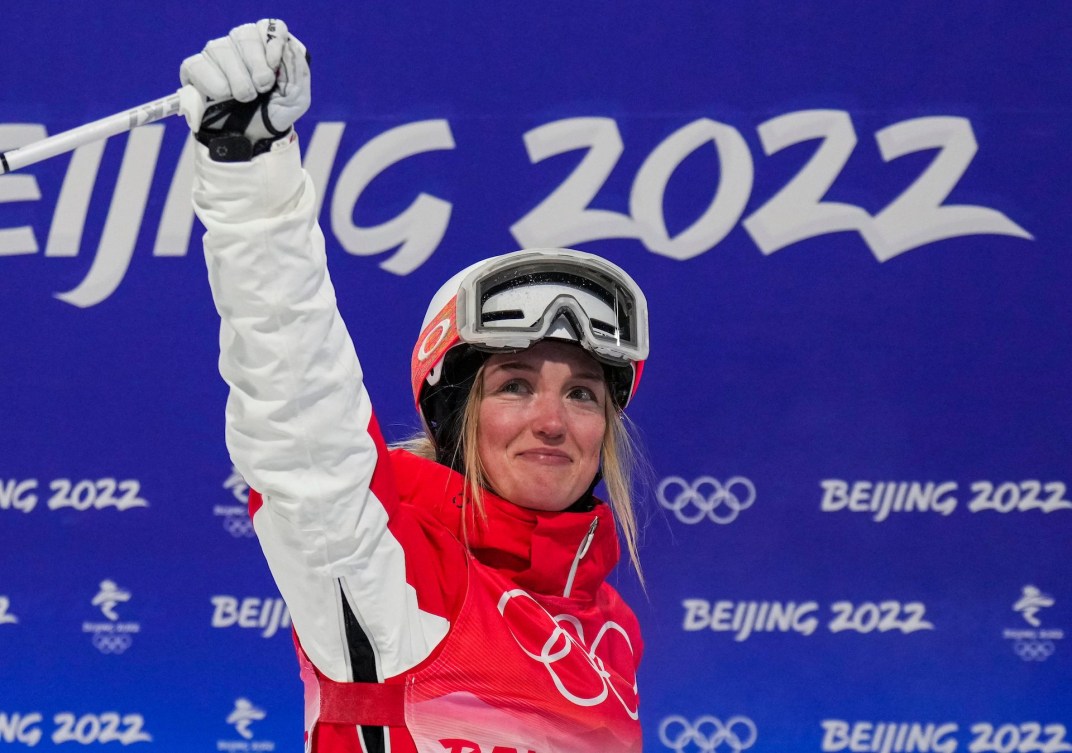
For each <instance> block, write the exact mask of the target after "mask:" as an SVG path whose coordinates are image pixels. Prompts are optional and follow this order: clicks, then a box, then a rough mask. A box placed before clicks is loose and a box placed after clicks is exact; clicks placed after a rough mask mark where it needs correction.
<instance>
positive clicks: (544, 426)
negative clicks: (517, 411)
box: [532, 394, 566, 439]
mask: <svg viewBox="0 0 1072 753" xmlns="http://www.w3.org/2000/svg"><path fill="white" fill-rule="evenodd" d="M565 407H566V406H565V405H563V404H562V401H561V400H560V399H558V397H557V396H555V395H552V394H543V395H539V396H537V398H536V400H535V401H534V402H533V416H532V430H533V432H534V433H535V434H536V435H538V436H541V437H546V438H548V439H555V438H558V437H561V436H562V435H563V434H565V433H566V414H565Z"/></svg>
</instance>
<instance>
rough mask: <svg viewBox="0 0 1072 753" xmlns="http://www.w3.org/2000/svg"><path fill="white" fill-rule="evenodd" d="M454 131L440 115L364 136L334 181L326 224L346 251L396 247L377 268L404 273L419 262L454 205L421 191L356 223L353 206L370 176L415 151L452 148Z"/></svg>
mask: <svg viewBox="0 0 1072 753" xmlns="http://www.w3.org/2000/svg"><path fill="white" fill-rule="evenodd" d="M453 148H454V135H453V134H452V133H451V131H450V124H449V123H448V122H447V121H445V120H426V121H422V122H418V123H409V124H407V125H402V126H398V127H397V128H392V129H391V130H390V131H387V132H386V133H382V134H380V135H379V136H377V137H376V138H374V139H372V140H371V141H369V142H368V143H367V144H365V145H364V146H363V147H361V149H360V150H358V152H357V153H356V154H355V155H354V156H353V157H351V158H350V161H349V162H347V163H346V167H344V168H343V170H342V173H341V174H340V175H339V180H338V182H337V183H336V184H335V195H334V196H333V197H332V202H331V227H332V230H334V232H335V236H336V237H337V238H338V239H339V243H340V244H341V245H342V247H343V248H344V249H345V250H346V251H347V253H351V254H354V255H355V256H371V255H374V254H379V253H382V252H383V251H387V250H389V249H392V248H395V247H396V246H397V247H398V250H397V251H396V252H395V253H394V254H393V255H392V256H391V257H390V258H389V259H387V260H386V261H384V262H381V264H380V268H381V269H383V270H386V271H388V272H391V273H392V274H396V275H407V274H409V273H410V272H412V271H413V270H415V269H416V268H417V267H419V266H421V264H423V263H424V262H425V261H427V260H428V257H429V256H431V255H432V252H433V251H435V250H436V248H437V247H438V246H439V242H440V241H441V240H443V235H444V234H445V233H446V232H447V223H448V222H449V221H450V215H451V211H452V209H453V206H452V205H451V204H450V202H447V201H443V200H442V199H438V198H436V197H434V196H430V195H428V194H426V193H421V194H420V195H419V196H417V198H416V199H414V200H413V203H412V204H410V205H409V207H407V208H406V209H405V210H403V211H402V213H401V214H399V215H398V216H397V217H395V218H394V219H393V220H389V221H387V222H385V223H383V224H381V225H377V226H376V227H367V228H366V227H358V226H357V225H356V224H355V223H354V220H353V213H354V207H355V206H356V204H357V201H358V199H359V198H360V197H361V194H362V192H364V190H365V189H366V188H368V186H369V184H370V183H371V182H372V180H373V178H375V177H376V176H377V175H379V174H380V173H382V172H383V171H384V170H386V169H387V168H388V167H390V166H391V165H394V164H396V163H397V162H401V161H402V160H403V159H406V158H407V157H412V156H413V155H415V154H421V153H423V152H429V151H434V150H440V149H453Z"/></svg>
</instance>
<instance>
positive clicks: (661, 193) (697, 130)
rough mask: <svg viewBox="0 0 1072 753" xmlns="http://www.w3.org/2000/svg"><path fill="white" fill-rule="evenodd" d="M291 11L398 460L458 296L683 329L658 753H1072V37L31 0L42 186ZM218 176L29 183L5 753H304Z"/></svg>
mask: <svg viewBox="0 0 1072 753" xmlns="http://www.w3.org/2000/svg"><path fill="white" fill-rule="evenodd" d="M268 14H278V15H281V16H283V17H284V18H285V19H286V20H287V21H288V23H289V24H290V26H291V28H292V29H293V31H294V33H295V34H296V35H297V36H299V37H300V38H301V39H302V40H303V41H304V42H305V43H306V44H307V45H308V47H309V48H310V50H311V53H312V57H313V72H314V100H313V106H312V109H311V110H310V112H309V113H308V114H307V115H306V116H305V117H304V118H303V119H302V120H301V121H300V122H299V125H298V132H299V134H300V137H301V138H302V140H303V142H304V150H305V154H306V166H307V168H308V169H309V170H310V172H311V173H312V174H313V175H314V179H315V180H316V182H317V185H318V186H319V187H320V188H321V192H322V197H323V206H322V214H321V223H322V225H323V227H324V229H325V233H326V235H327V238H328V244H329V248H328V255H329V263H330V266H331V269H332V274H333V277H334V279H335V284H336V288H337V289H338V292H339V298H340V306H341V309H342V312H343V315H344V317H345V318H346V320H347V322H348V324H349V327H350V330H351V333H352V334H353V337H354V339H355V341H356V343H357V347H358V352H359V354H361V355H362V357H363V361H364V365H365V368H366V372H367V376H368V381H369V385H370V391H371V392H372V394H373V397H374V399H375V401H376V404H377V408H378V412H379V415H380V419H381V424H382V425H383V426H384V428H385V431H386V432H387V433H388V435H389V437H390V438H400V437H403V436H406V435H408V434H409V433H411V432H413V431H414V430H415V429H416V426H417V421H416V418H415V414H414V411H413V408H412V405H411V402H410V396H409V387H408V374H407V369H408V363H409V352H410V349H411V348H412V344H413V340H414V338H415V337H416V335H417V332H418V329H419V327H420V322H421V318H422V316H423V313H424V308H425V306H426V303H427V301H428V299H429V298H430V296H431V295H432V293H433V292H434V291H435V289H436V288H437V287H438V285H439V284H440V283H441V282H442V281H443V280H444V279H446V278H447V277H448V276H449V275H450V274H452V273H453V272H454V271H456V270H458V269H460V268H462V267H464V266H465V265H467V264H469V263H471V262H473V261H475V260H477V259H479V258H483V257H485V256H489V255H492V254H496V253H502V252H505V251H509V250H513V249H515V248H517V247H520V246H533V245H548V244H553V245H567V246H574V247H578V248H581V249H584V250H589V251H594V252H596V253H600V254H603V255H605V256H607V257H608V258H611V259H612V260H614V261H615V262H617V263H619V264H621V265H622V266H624V267H625V268H626V269H628V270H629V271H630V272H631V273H632V274H633V275H634V276H635V277H636V278H637V280H639V281H640V282H641V284H642V285H643V286H644V288H645V290H646V291H647V295H648V299H649V301H650V306H651V322H652V352H651V358H650V360H649V362H648V367H647V369H646V371H645V374H644V380H643V383H642V385H641V389H640V392H639V393H638V396H637V400H636V401H635V403H634V407H633V408H632V409H631V414H632V417H633V419H634V420H635V422H636V424H637V425H638V427H639V431H640V434H641V436H642V441H643V443H644V445H645V446H646V448H647V454H648V456H649V458H650V463H651V467H652V473H651V474H650V476H651V478H650V479H649V483H648V484H647V488H646V490H645V492H644V494H643V495H642V496H643V508H644V509H643V512H642V517H643V518H644V520H645V521H646V527H645V532H644V537H643V548H642V556H643V562H644V565H645V573H646V576H647V591H646V593H645V592H644V591H643V590H642V589H641V588H640V586H639V584H638V583H637V580H636V578H635V576H633V575H632V574H631V573H630V572H628V571H627V570H626V569H624V568H622V569H621V570H620V572H619V574H618V576H617V581H618V585H619V587H620V588H621V589H622V590H623V591H624V592H625V593H626V594H627V595H628V596H629V598H630V599H631V602H632V603H633V605H634V606H635V608H636V611H637V613H638V615H639V617H640V620H641V623H642V625H643V629H644V633H645V638H646V642H647V652H646V654H645V657H644V661H643V664H642V666H641V673H640V692H641V719H642V721H643V723H644V728H645V749H646V750H650V751H660V750H676V751H679V752H685V751H687V752H689V753H692V752H696V751H708V752H711V751H720V752H721V753H726V752H727V751H742V750H749V749H750V750H753V751H842V750H850V751H887V752H888V751H907V750H914V751H937V752H938V753H949V752H950V751H968V750H971V751H995V752H996V753H1011V751H1013V750H1017V751H1020V752H1021V753H1032V752H1034V751H1038V752H1039V753H1052V752H1055V751H1062V750H1064V751H1067V750H1072V730H1070V729H1069V728H1070V727H1072V672H1070V666H1072V664H1070V662H1072V641H1068V640H1066V638H1067V637H1068V635H1067V632H1068V630H1069V626H1070V623H1072V578H1070V577H1069V574H1070V568H1069V564H1068V562H1069V560H1068V557H1069V552H1070V548H1069V544H1070V543H1072V542H1070V534H1072V501H1070V500H1072V489H1069V488H1068V485H1069V484H1072V470H1070V467H1069V444H1070V443H1069V436H1070V430H1072V398H1070V391H1069V388H1068V373H1069V369H1070V367H1072V349H1070V347H1069V327H1070V325H1072V310H1070V301H1072V295H1070V282H1072V258H1070V254H1069V248H1068V238H1069V236H1070V232H1069V231H1070V222H1069V217H1070V214H1072V213H1070V211H1069V206H1070V204H1069V202H1070V199H1072V190H1070V184H1069V178H1068V176H1069V174H1070V173H1072V158H1070V150H1069V147H1068V138H1069V134H1070V133H1072V108H1070V105H1069V101H1070V95H1072V91H1070V87H1069V82H1070V81H1072V74H1070V71H1072V68H1070V63H1072V60H1070V57H1072V53H1070V50H1072V33H1070V29H1072V11H1070V10H1069V6H1068V4H1067V3H1065V2H1035V3H1030V4H1027V5H1018V4H1016V5H1014V4H1011V3H1008V4H1006V3H1000V2H985V1H984V2H980V1H978V0H976V1H975V2H967V1H966V0H956V1H955V2H948V3H941V4H935V3H924V2H903V3H898V4H893V5H891V4H874V5H872V4H866V3H856V2H845V1H842V0H837V1H836V2H825V3H812V2H805V3H775V2H748V3H745V2H732V3H731V2H722V3H718V2H710V1H706V2H680V3H664V4H660V5H653V4H642V3H632V2H591V3H565V2H542V3H529V4H519V3H510V4H503V3H498V2H490V1H488V0H480V1H478V2H476V1H474V2H468V3H432V2H423V1H422V2H411V3H405V4H399V3H392V2H363V3H354V4H342V3H327V2H319V1H310V2H306V3H302V4H299V5H297V6H291V5H289V4H278V3H253V2H237V1H236V2H231V3H227V4H220V3H197V2H194V3H191V2H184V3H174V2H165V3H156V4H152V5H150V4H146V3H135V2H133V0H121V1H119V0H117V1H116V2H112V3H108V4H95V5H94V4H84V3H73V2H51V3H47V4H37V5H31V4H29V3H22V4H17V5H14V6H13V7H9V8H5V11H4V27H5V35H4V36H5V41H4V44H3V45H0V80H2V81H3V87H2V88H0V149H10V148H12V147H15V146H17V145H19V144H22V143H26V142H28V141H31V140H34V139H36V138H40V137H43V136H44V135H46V134H52V133H56V132H59V131H61V130H64V129H66V128H70V127H73V126H76V125H78V124H81V123H83V122H87V121H89V120H92V119H95V118H99V117H103V116H104V115H107V114H111V113H113V112H117V111H121V110H124V109H126V108H128V107H131V106H134V105H137V104H139V103H141V102H145V101H148V100H151V99H155V98H157V97H160V96H163V95H165V94H167V93H169V92H170V91H173V90H174V89H175V88H177V86H178V81H177V71H178V66H179V63H180V62H181V61H182V59H183V58H184V57H185V56H187V55H190V54H193V53H195V52H197V51H199V50H200V49H201V47H202V45H203V44H204V42H205V41H206V40H207V39H209V38H211V37H213V36H218V35H220V34H223V33H225V32H226V31H227V30H228V29H229V28H230V27H231V26H232V25H234V24H236V23H240V22H243V21H247V20H255V19H257V18H259V17H262V16H265V15H268ZM187 148H188V147H187V133H186V130H185V124H184V123H182V122H181V121H179V120H177V119H172V121H171V122H168V123H167V124H166V125H154V126H147V127H145V128H142V129H139V130H138V131H137V132H135V133H133V134H131V135H130V136H124V137H119V138H114V139H112V140H111V141H109V142H108V143H107V145H106V146H105V145H97V146H90V147H85V148H83V149H81V150H79V151H78V152H77V153H75V154H74V155H72V156H64V157H60V158H56V159H53V160H51V161H49V162H47V163H42V164H40V165H37V166H34V167H32V168H29V169H27V170H25V171H24V172H22V173H17V174H13V175H9V176H5V177H2V178H0V290H2V295H0V322H2V324H0V328H2V329H0V332H2V340H0V342H2V345H0V395H2V405H3V407H2V408H0V420H2V424H0V749H6V748H11V749H15V750H19V749H22V748H28V747H36V748H39V749H51V748H52V747H57V746H59V747H62V746H64V745H65V744H67V743H70V744H73V745H80V744H81V745H88V746H90V747H96V746H98V745H104V746H108V745H112V747H116V746H121V745H124V744H126V745H129V744H136V745H137V746H138V747H139V748H140V749H145V750H157V751H191V750H201V751H213V750H216V751H255V750H261V751H270V750H281V751H282V750H298V749H300V740H301V700H300V699H301V690H300V683H299V681H298V675H297V667H296V663H295V661H294V659H293V655H292V648H291V642H290V638H289V635H288V634H289V631H288V629H287V620H286V615H285V613H284V612H283V609H282V605H281V603H280V602H279V601H278V594H277V593H276V591H275V589H274V586H273V585H272V582H271V579H270V577H269V574H268V571H267V568H266V566H265V564H264V562H263V559H262V557H261V555H260V552H259V549H258V547H257V544H256V541H255V540H254V539H253V538H251V531H250V528H249V525H248V522H247V521H246V518H245V517H244V511H243V508H242V503H241V501H240V500H241V499H242V498H243V495H244V485H243V483H242V481H241V479H239V478H238V477H237V476H235V475H234V474H233V472H232V469H231V466H230V463H229V461H228V458H227V453H226V450H225V448H224V445H223V403H224V397H225V389H224V386H223V384H222V381H221V380H220V379H219V377H218V375H217V373H216V368H215V367H216V347H217V346H216V326H217V324H216V317H215V312H214V310H213V306H212V303H211V299H210V296H209V291H208V286H207V284H206V277H205V272H204V268H203V262H202V260H201V258H200V257H201V252H200V235H201V232H202V230H201V228H200V226H199V225H197V224H196V222H195V221H194V220H193V217H192V212H191V210H190V206H189V154H188V152H187V151H185V150H186V149H187ZM113 743H114V745H113Z"/></svg>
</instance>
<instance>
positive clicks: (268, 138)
mask: <svg viewBox="0 0 1072 753" xmlns="http://www.w3.org/2000/svg"><path fill="white" fill-rule="evenodd" d="M179 79H180V80H181V81H182V83H183V85H186V84H190V85H192V86H194V87H195V88H196V89H197V90H198V91H199V92H200V93H201V94H202V95H203V96H205V97H206V98H207V99H208V100H209V102H210V106H209V107H208V109H206V111H205V115H204V117H203V118H202V120H201V127H200V130H199V131H198V132H197V138H198V140H199V141H201V142H202V143H204V144H207V145H208V146H209V148H210V151H211V152H212V154H213V157H214V158H216V159H222V160H224V161H235V160H242V159H249V158H250V157H251V156H255V155H256V154H259V153H260V152H263V151H267V150H268V149H269V148H270V147H271V144H272V142H273V141H275V140H276V139H279V138H281V137H283V136H285V135H287V133H288V132H289V131H290V127H291V126H292V125H293V123H294V121H296V120H297V119H298V118H299V117H301V115H302V114H303V113H304V112H305V111H306V110H307V109H309V102H310V73H309V62H308V55H307V53H306V50H305V45H303V44H302V43H301V42H300V41H298V39H297V38H296V37H294V36H291V34H290V32H289V31H288V29H287V25H286V24H285V23H283V21H281V20H279V19H274V18H267V19H263V20H261V21H258V22H257V23H256V24H243V25H242V26H238V27H235V28H234V29H232V30H231V32H230V34H228V35H227V36H226V37H220V38H219V39H213V40H212V41H211V42H209V43H208V44H207V45H205V49H204V50H203V51H202V52H201V53H199V54H197V55H194V56H192V57H188V58H186V60H184V61H183V62H182V67H181V68H180V69H179ZM220 139H225V140H226V143H225V142H224V141H221V140H220ZM243 140H244V141H245V142H248V143H249V147H250V148H249V150H248V152H247V151H245V150H244V145H243V143H242V142H243ZM214 141H215V142H217V146H218V147H220V148H221V149H222V151H223V154H217V153H216V152H217V151H220V150H221V149H213V143H212V142H214Z"/></svg>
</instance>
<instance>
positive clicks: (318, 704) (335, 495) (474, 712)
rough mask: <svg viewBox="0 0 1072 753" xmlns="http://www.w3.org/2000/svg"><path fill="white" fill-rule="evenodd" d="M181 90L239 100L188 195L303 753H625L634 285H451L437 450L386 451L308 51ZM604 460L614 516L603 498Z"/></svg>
mask: <svg viewBox="0 0 1072 753" xmlns="http://www.w3.org/2000/svg"><path fill="white" fill-rule="evenodd" d="M181 77H182V79H183V82H184V83H192V84H193V85H195V86H196V87H197V88H198V89H199V90H200V91H201V92H202V93H203V94H205V95H206V96H207V97H210V98H211V99H214V100H217V101H221V100H229V99H231V98H235V99H239V100H243V101H248V102H250V104H249V105H248V106H240V105H235V104H234V103H224V104H222V105H216V106H215V107H213V108H209V111H208V112H207V113H206V118H205V121H204V122H203V123H202V124H201V125H200V129H199V131H198V133H197V138H198V140H199V141H201V142H202V143H204V144H205V146H206V148H199V149H198V150H197V151H198V154H197V160H196V164H197V167H196V171H197V173H196V183H195V188H194V200H195V206H196V208H197V212H198V216H199V217H200V218H201V220H202V222H203V223H204V225H205V227H206V229H207V233H206V235H205V253H206V258H207V261H208V268H209V278H210V282H211V285H212V290H213V296H214V298H215V301H216V306H217V309H218V310H219V313H220V316H221V320H222V323H221V332H220V343H221V356H220V371H221V374H222V375H223V376H224V378H225V379H226V380H227V382H228V383H229V385H230V387H231V390H230V396H229V398H228V404H227V441H228V448H229V450H230V452H231V456H232V459H233V460H234V462H235V465H236V467H237V468H238V469H239V471H241V473H242V474H243V476H244V477H245V478H246V480H247V481H249V483H250V485H251V487H252V488H254V489H256V490H257V491H255V492H253V493H251V495H250V512H251V514H252V516H253V521H254V527H255V529H256V531H257V536H258V538H259V540H260V543H261V546H262V548H263V550H264V553H265V555H266V558H267V560H268V563H269V566H270V568H271V570H272V573H273V576H274V578H275V580H276V583H277V584H278V586H279V589H280V591H281V593H282V594H283V596H284V598H285V599H286V602H287V604H288V606H289V608H290V611H291V616H292V619H293V623H294V628H295V637H296V642H297V644H298V655H299V659H300V661H301V667H302V678H303V680H304V682H305V686H306V736H307V741H306V747H307V749H308V750H313V751H318V752H320V753H335V752H336V751H391V752H392V753H401V752H404V751H421V753H431V752H432V751H435V752H436V753H443V752H444V751H449V752H451V753H478V752H480V751H483V752H484V753H492V751H497V752H498V753H506V751H531V752H532V753H552V752H554V751H569V752H570V753H578V752H581V753H589V752H590V753H597V752H598V753H606V752H607V751H633V750H639V749H640V745H641V742H640V729H639V723H638V715H637V690H636V680H635V678H636V666H637V663H638V661H639V659H640V653H641V642H640V636H639V631H638V626H637V622H636V619H635V617H634V615H633V613H632V611H631V610H630V609H629V608H628V606H626V605H625V603H624V602H623V601H622V600H621V598H620V597H619V596H618V594H617V593H616V592H615V591H614V589H613V588H611V587H610V586H609V585H607V584H606V582H605V576H606V575H607V573H608V572H609V571H610V569H611V568H612V567H613V566H614V565H615V563H616V562H617V559H618V539H617V534H616V530H615V513H616V516H617V522H618V524H619V525H620V526H621V528H622V531H623V535H624V538H625V541H626V545H627V549H628V551H629V553H630V557H631V558H632V559H633V561H634V564H635V563H636V544H635V524H634V522H633V517H632V512H631V509H630V503H629V492H628V465H629V459H628V456H627V453H626V454H623V448H625V447H627V443H623V437H624V433H623V431H622V429H621V417H620V411H621V409H623V408H624V407H625V405H626V403H627V402H628V401H629V399H630V398H631V396H632V394H633V392H634V391H635V389H636V385H637V381H638V380H639V377H640V371H641V367H642V365H643V361H644V358H645V357H646V355H647V322H646V303H645V301H644V297H643V294H642V293H641V292H640V290H639V289H638V288H637V286H636V284H635V283H634V282H633V281H632V280H631V279H630V278H629V277H628V276H627V275H626V274H625V273H624V272H622V271H621V270H620V269H618V268H617V267H615V266H614V265H612V264H610V263H609V262H606V261H604V260H602V259H599V258H598V257H594V256H591V255H589V254H583V253H580V252H577V251H569V250H562V249H543V250H535V251H532V250H530V251H521V252H517V253H515V254H507V255H506V256H502V257H496V258H493V259H489V260H485V261H484V262H481V263H479V264H476V265H474V266H473V267H470V268H469V269H467V270H464V271H463V272H461V273H459V274H458V275H456V276H455V277H454V278H452V279H451V280H450V281H448V283H447V284H446V285H444V286H443V288H442V289H441V290H440V291H439V293H438V294H437V295H436V296H435V298H433V300H432V303H431V305H430V306H429V310H428V315H427V317H426V318H425V322H424V326H423V330H422V332H421V335H420V336H419V337H418V339H417V342H416V345H415V347H414V351H413V360H412V379H413V391H414V397H415V400H416V403H417V407H418V410H419V412H420V414H421V416H422V419H423V421H424V424H425V427H426V429H427V437H426V438H425V439H424V440H421V441H417V442H413V443H410V444H409V446H408V449H407V448H396V449H394V450H388V448H387V447H386V446H385V444H384V441H383V438H382V436H381V434H380V430H379V428H378V426H377V424H376V420H375V417H374V415H373V413H372V408H371V403H370V400H369V397H368V394H367V392H366V390H365V386H364V384H363V382H362V377H361V369H360V365H359V362H358V360H357V357H356V355H355V352H354V348H353V344H352V343H351V341H350V338H349V336H348V334H347V332H346V329H345V327H344V325H343V322H342V319H341V318H340V316H339V313H338V310H337V308H336V306H335V296H334V290H333V288H332V285H331V281H330V279H329V277H328V274H327V268H326V263H325V255H324V240H323V236H322V234H321V232H320V229H319V228H318V227H317V224H316V217H315V206H316V202H315V199H314V195H313V189H312V185H311V183H310V181H309V178H308V176H306V175H305V173H304V172H303V171H302V169H301V163H300V157H299V153H298V148H297V143H296V141H295V138H294V136H293V133H292V131H291V130H290V126H291V124H292V123H293V121H294V120H295V119H296V118H297V117H298V116H300V115H301V113H302V112H304V109H305V107H306V106H307V105H308V80H309V79H308V67H307V64H306V59H305V51H304V48H303V47H302V46H301V45H300V43H299V42H298V41H297V40H296V39H294V38H293V37H290V35H289V33H288V31H287V29H286V27H285V25H284V24H282V22H279V21H262V22H260V23H259V24H257V25H246V26H243V27H239V28H237V29H235V30H233V31H232V32H231V34H230V36H229V37H227V38H223V39H218V40H214V41H212V42H210V43H209V44H208V46H207V47H206V49H205V51H204V52H203V53H201V54H200V55H196V56H194V57H193V58H190V59H188V60H186V61H185V62H184V63H183V67H182V73H181ZM259 92H260V93H263V94H261V95H260V96H258V93H259ZM414 450H416V451H414ZM601 464H602V472H603V473H604V474H605V475H606V476H607V483H608V487H609V488H610V491H611V499H612V504H613V505H614V507H615V511H614V512H612V511H611V510H610V509H609V506H608V505H607V504H604V503H602V502H600V501H599V500H597V499H595V498H594V497H593V496H592V490H593V488H594V487H595V485H596V483H597V481H598V480H599V477H600V468H601Z"/></svg>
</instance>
